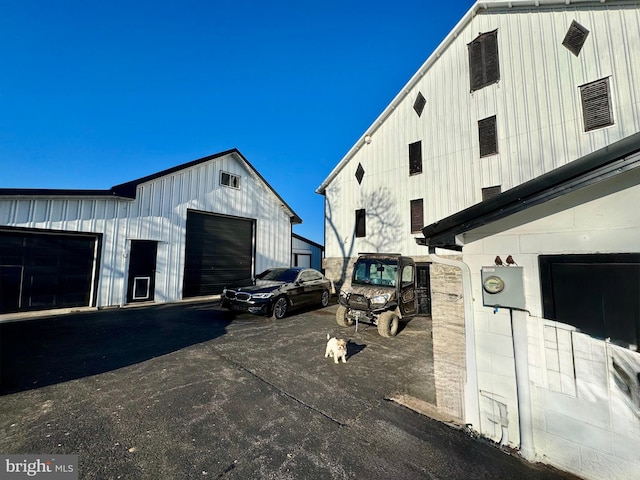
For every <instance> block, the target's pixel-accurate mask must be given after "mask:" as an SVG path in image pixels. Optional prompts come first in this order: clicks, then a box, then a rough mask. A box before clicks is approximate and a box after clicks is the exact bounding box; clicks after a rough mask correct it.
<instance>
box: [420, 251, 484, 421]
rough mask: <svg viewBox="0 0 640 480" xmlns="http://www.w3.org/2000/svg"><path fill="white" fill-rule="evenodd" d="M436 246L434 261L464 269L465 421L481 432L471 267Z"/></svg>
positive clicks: (432, 258)
mask: <svg viewBox="0 0 640 480" xmlns="http://www.w3.org/2000/svg"><path fill="white" fill-rule="evenodd" d="M435 252H436V247H433V246H429V258H431V261H432V262H433V263H439V264H442V265H448V266H450V267H455V268H459V269H460V270H461V271H462V295H463V302H464V335H465V362H466V378H465V386H464V421H465V423H466V424H467V425H468V426H471V427H472V428H473V429H474V430H476V431H478V432H480V401H479V399H478V395H479V391H478V366H477V363H476V333H475V326H474V321H473V293H472V290H471V269H470V268H469V265H467V264H466V263H464V262H463V261H460V260H452V259H450V258H442V257H439V256H438V255H436V253H435Z"/></svg>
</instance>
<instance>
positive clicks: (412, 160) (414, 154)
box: [409, 141, 422, 175]
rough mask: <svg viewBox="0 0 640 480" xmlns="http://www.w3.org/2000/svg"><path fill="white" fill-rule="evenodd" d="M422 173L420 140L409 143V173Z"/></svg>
mask: <svg viewBox="0 0 640 480" xmlns="http://www.w3.org/2000/svg"><path fill="white" fill-rule="evenodd" d="M418 173H422V142H421V141H420V142H414V143H410V144H409V175H416V174H418Z"/></svg>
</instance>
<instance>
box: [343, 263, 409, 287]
mask: <svg viewBox="0 0 640 480" xmlns="http://www.w3.org/2000/svg"><path fill="white" fill-rule="evenodd" d="M397 279H398V263H397V261H396V260H393V259H389V260H382V259H373V258H367V259H360V260H358V261H357V262H356V264H355V265H354V267H353V278H352V280H351V283H352V284H354V285H384V286H389V287H395V285H396V280H397Z"/></svg>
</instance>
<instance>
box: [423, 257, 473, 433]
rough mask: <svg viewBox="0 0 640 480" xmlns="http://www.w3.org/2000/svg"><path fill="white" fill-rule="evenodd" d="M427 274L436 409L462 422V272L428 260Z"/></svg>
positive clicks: (463, 349)
mask: <svg viewBox="0 0 640 480" xmlns="http://www.w3.org/2000/svg"><path fill="white" fill-rule="evenodd" d="M450 258H452V259H453V258H454V257H450ZM455 259H456V260H458V259H460V258H455ZM430 273H431V319H432V332H433V368H434V374H435V380H436V402H437V408H438V411H439V412H440V413H441V414H444V415H447V416H451V417H452V418H453V419H454V420H456V421H459V422H460V423H463V422H464V385H465V376H466V368H465V330H464V301H463V300H464V299H463V294H462V271H461V270H460V269H458V268H455V267H451V266H448V265H441V264H437V263H432V264H431V268H430Z"/></svg>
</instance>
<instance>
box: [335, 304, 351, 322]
mask: <svg viewBox="0 0 640 480" xmlns="http://www.w3.org/2000/svg"><path fill="white" fill-rule="evenodd" d="M336 322H338V325H340V326H341V327H350V326H351V325H353V319H352V318H348V317H347V307H343V306H342V305H340V306H339V307H338V310H336Z"/></svg>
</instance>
